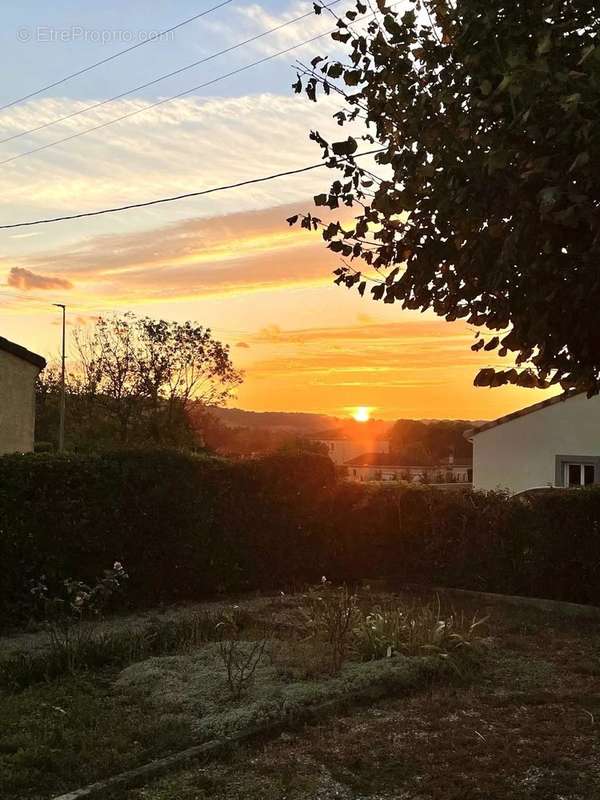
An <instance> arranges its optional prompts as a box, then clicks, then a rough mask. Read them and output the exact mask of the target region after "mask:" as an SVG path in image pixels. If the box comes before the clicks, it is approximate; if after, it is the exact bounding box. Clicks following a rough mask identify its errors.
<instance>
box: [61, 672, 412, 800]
mask: <svg viewBox="0 0 600 800" xmlns="http://www.w3.org/2000/svg"><path fill="white" fill-rule="evenodd" d="M411 688H413V685H412V682H410V681H409V682H407V683H406V685H405V686H404V687H403V686H401V685H398V686H397V687H395V689H396V691H395V692H391V691H390V689H389V686H385V685H382V686H377V685H375V686H372V687H370V688H369V689H366V690H364V691H362V692H359V693H357V694H354V695H348V696H347V697H336V698H334V699H333V700H326V701H325V702H323V703H319V704H318V705H314V706H307V707H306V708H305V709H303V710H302V712H300V713H297V714H296V715H295V716H294V718H293V719H292V720H290V719H287V720H286V719H282V720H277V721H276V722H271V723H267V724H265V725H260V726H255V727H252V728H247V729H246V730H243V731H240V732H239V733H235V734H232V735H231V736H228V737H227V738H225V739H212V740H211V741H208V742H205V743H204V744H199V745H195V746H193V747H188V748H187V749H186V750H181V751H179V752H178V753H173V754H172V755H170V756H165V757H164V758H160V759H157V760H155V761H151V762H150V763H149V764H144V765H142V766H140V767H135V768H134V769H130V770H127V771H126V772H121V773H119V774H118V775H113V776H112V777H111V778H107V779H106V780H103V781H97V782H96V783H92V784H89V785H88V786H84V787H82V788H81V789H75V790H74V791H72V792H67V793H66V794H61V795H57V796H55V797H53V798H52V799H51V800H88V798H97V797H102V796H103V795H104V794H107V793H108V792H111V791H114V790H117V789H127V788H132V787H134V786H139V785H141V784H144V783H146V782H147V781H148V780H150V779H153V778H158V777H160V776H161V775H165V774H167V773H168V772H170V771H171V770H174V769H179V768H180V767H182V766H185V764H187V763H190V762H193V761H196V760H198V759H201V758H202V757H203V756H207V755H212V754H214V753H221V752H225V751H227V750H228V749H230V748H231V747H232V746H234V745H236V744H240V743H243V742H246V741H250V740H251V739H255V738H258V737H260V736H268V737H273V736H276V735H278V734H280V733H283V732H284V731H286V730H290V729H294V728H296V727H298V726H299V725H303V724H305V723H309V722H315V721H317V720H320V719H322V718H324V717H327V716H329V715H331V714H335V713H339V712H341V711H344V710H346V709H347V708H349V707H351V706H352V705H354V704H360V703H365V702H368V701H375V700H381V699H382V698H384V697H390V696H394V695H395V694H401V692H402V690H403V689H405V690H407V689H411Z"/></svg>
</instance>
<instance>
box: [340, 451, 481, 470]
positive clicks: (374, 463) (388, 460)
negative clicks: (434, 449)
mask: <svg viewBox="0 0 600 800" xmlns="http://www.w3.org/2000/svg"><path fill="white" fill-rule="evenodd" d="M471 465H472V462H471V461H466V460H464V461H460V462H459V461H455V462H454V463H453V464H450V463H449V462H448V460H447V459H445V460H444V461H440V462H437V463H435V464H415V462H414V460H410V459H406V458H402V457H401V456H397V455H394V454H392V453H365V454H364V455H362V456H357V457H356V458H353V459H351V460H350V461H347V462H346V464H345V465H344V466H347V467H397V468H398V469H402V468H406V467H429V468H431V469H447V468H449V467H468V468H470V467H471Z"/></svg>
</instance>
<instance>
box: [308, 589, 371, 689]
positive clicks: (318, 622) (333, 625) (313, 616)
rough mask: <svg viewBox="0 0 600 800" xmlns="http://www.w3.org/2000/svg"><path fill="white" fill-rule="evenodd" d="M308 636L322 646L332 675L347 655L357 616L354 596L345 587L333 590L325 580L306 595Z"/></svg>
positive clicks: (340, 666) (337, 670)
mask: <svg viewBox="0 0 600 800" xmlns="http://www.w3.org/2000/svg"><path fill="white" fill-rule="evenodd" d="M307 601H308V602H307V606H308V608H307V611H306V624H307V628H308V632H309V636H310V637H313V638H314V639H315V640H317V641H320V642H322V643H323V644H324V645H325V648H326V653H327V657H328V661H329V669H330V671H331V673H332V674H336V673H338V672H339V671H340V669H341V668H342V666H343V664H344V661H345V659H346V657H347V655H348V651H349V647H350V640H351V638H352V631H353V627H354V625H355V623H356V619H357V613H358V602H357V598H356V595H355V594H352V593H351V592H350V591H349V589H348V587H346V586H341V587H333V586H332V585H331V584H330V583H329V582H328V581H327V580H326V579H325V578H323V580H322V581H321V585H320V586H319V587H318V588H315V589H311V590H310V591H309V592H308V595H307Z"/></svg>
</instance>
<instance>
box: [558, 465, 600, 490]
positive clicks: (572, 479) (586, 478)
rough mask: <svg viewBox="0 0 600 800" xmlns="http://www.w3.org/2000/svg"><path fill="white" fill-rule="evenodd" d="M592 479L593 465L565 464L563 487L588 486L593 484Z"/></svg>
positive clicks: (593, 476) (593, 477)
mask: <svg viewBox="0 0 600 800" xmlns="http://www.w3.org/2000/svg"><path fill="white" fill-rule="evenodd" d="M594 479H595V469H594V465H593V464H577V463H567V464H565V476H564V485H565V486H569V487H575V486H589V485H590V484H592V483H594Z"/></svg>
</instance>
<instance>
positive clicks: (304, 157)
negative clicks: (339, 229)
mask: <svg viewBox="0 0 600 800" xmlns="http://www.w3.org/2000/svg"><path fill="white" fill-rule="evenodd" d="M10 5H11V8H7V9H3V23H4V24H3V26H2V31H1V33H0V36H1V38H2V57H3V59H4V70H3V74H4V81H3V82H2V86H1V87H0V105H5V104H7V103H10V102H11V101H13V100H14V99H16V98H18V97H20V96H22V95H26V94H28V93H30V92H32V91H34V90H36V89H37V88H38V87H40V86H42V85H44V84H49V83H52V82H54V81H55V80H58V79H60V78H61V77H63V76H64V75H67V74H68V73H71V72H75V71H76V70H78V69H80V68H82V67H85V66H87V65H89V64H91V63H93V62H95V61H98V60H100V59H102V58H105V57H107V56H109V55H111V54H112V53H115V52H118V51H120V50H122V49H124V48H125V47H127V46H129V45H130V44H132V43H135V42H137V41H139V36H144V35H148V34H149V33H152V32H155V31H158V30H163V29H165V28H168V27H170V26H171V25H174V24H176V23H177V22H180V21H182V20H184V19H185V18H186V17H190V16H192V15H194V14H197V13H200V12H201V11H203V10H204V9H208V8H209V7H210V6H211V5H216V2H215V3H211V2H210V0H204V2H203V3H202V4H200V3H199V2H198V0H195V2H192V0H178V2H177V3H172V2H166V0H156V1H155V2H153V3H148V2H147V0H128V2H126V3H124V2H123V0H105V2H104V3H100V4H81V3H78V2H74V0H73V1H72V2H66V0H57V2H55V3H53V4H52V6H51V7H50V6H49V5H48V4H47V3H43V2H41V0H37V2H34V0H24V1H23V2H21V3H20V4H10ZM82 6H85V7H82ZM311 7H312V3H296V2H291V3H287V2H268V3H262V4H248V3H244V2H241V1H240V2H236V1H235V0H234V2H231V3H230V4H228V5H227V6H225V7H224V8H221V9H219V10H217V11H215V12H213V13H211V14H209V15H207V16H206V17H205V18H203V19H201V20H198V21H196V22H193V23H191V24H189V25H186V26H185V27H183V28H181V29H179V30H177V31H176V32H174V33H173V34H172V35H170V36H167V37H165V39H164V40H162V39H161V40H159V41H155V42H152V43H149V44H147V45H146V46H144V47H140V48H138V49H137V50H135V51H133V52H131V53H128V54H126V55H124V56H123V57H121V58H117V59H115V60H114V61H111V62H110V63H108V64H105V65H103V66H101V67H99V68H98V69H95V70H92V71H91V72H89V73H87V74H85V75H82V76H80V77H79V78H76V79H74V80H71V81H69V82H68V83H65V84H63V85H60V86H57V87H55V88H54V89H51V90H50V91H47V92H44V93H43V94H41V95H39V96H36V97H33V98H31V99H29V100H28V101H26V102H23V103H20V104H18V105H14V106H12V107H10V108H6V109H4V110H2V111H0V139H7V138H9V137H12V136H14V135H15V134H19V133H21V132H22V131H26V130H29V129H31V128H34V127H37V126H39V125H43V124H44V123H46V122H49V121H50V120H53V119H55V118H57V117H63V116H66V115H68V114H71V113H73V112H75V111H77V110H79V109H81V108H84V107H86V106H88V105H90V104H92V103H95V102H98V101H101V100H104V99H106V98H109V97H112V96H114V95H117V94H120V93H121V92H125V91H127V90H128V89H130V88H133V87H135V86H137V85H139V84H142V83H146V82H148V81H150V80H153V79H154V78H155V77H158V76H159V75H161V74H163V73H166V72H169V71H172V70H175V69H178V68H179V67H182V66H185V65H187V64H189V63H191V62H193V61H196V60H198V59H201V58H204V57H206V56H208V55H210V54H211V53H213V52H215V51H216V50H219V49H222V48H225V47H229V46H231V45H234V44H236V43H238V42H240V41H242V40H244V39H246V38H249V37H251V36H254V35H255V34H257V33H260V32H261V31H263V30H266V29H268V28H271V27H274V26H276V25H278V24H280V23H281V22H284V21H285V20H287V19H292V18H294V17H297V16H299V15H300V14H303V13H306V12H307V11H309V10H310V9H311ZM341 8H343V4H342V3H340V6H339V9H341ZM333 24H334V23H333V21H332V19H331V17H328V16H326V15H324V14H323V15H321V16H320V17H313V16H311V17H309V18H307V19H304V20H302V21H300V22H297V23H296V24H294V25H290V26H289V27H287V28H285V29H283V30H281V31H279V32H277V33H274V34H271V35H269V36H267V37H265V38H263V39H260V40H258V41H256V42H254V43H252V44H249V45H246V46H244V47H242V48H240V49H239V50H236V51H234V52H231V53H229V54H227V55H226V56H222V57H219V58H216V59H214V60H212V61H210V62H208V63H205V64H203V65H200V66H198V67H195V68H194V69H191V70H189V71H187V72H184V73H182V74H181V75H179V76H177V77H175V78H171V79H169V80H167V81H164V82H161V83H159V84H157V85H155V86H153V87H150V88H148V89H145V90H142V91H138V92H136V93H135V94H134V95H132V96H131V97H128V98H124V99H121V100H118V101H115V102H113V103H110V104H107V105H104V106H102V107H101V108H98V109H95V110H93V111H90V112H88V113H85V114H81V115H79V116H76V117H73V118H72V119H70V120H68V121H65V122H62V123H60V124H57V125H54V126H51V127H48V128H45V129H44V130H42V131H39V132H37V133H33V134H29V135H26V136H23V137H21V138H18V139H14V140H12V141H9V142H5V143H3V144H1V145H0V161H6V160H7V159H11V157H13V156H16V155H19V154H20V153H23V152H25V151H28V150H31V149H34V148H37V147H41V146H43V145H46V144H48V143H51V142H54V141H56V140H58V139H63V138H65V137H68V136H71V135H73V134H75V133H79V132H81V131H84V130H85V129H87V128H90V127H94V126H97V125H101V124H102V123H104V122H106V121H108V120H109V119H112V118H114V117H117V116H121V115H123V114H126V113H129V112H131V111H133V110H135V109H138V108H141V107H143V106H145V105H149V104H151V103H153V102H156V100H157V99H160V98H164V97H167V96H169V95H173V94H177V93H180V92H183V91H185V90H187V89H189V88H191V87H194V86H198V85H199V84H202V83H205V82H207V81H211V80H213V79H214V78H216V77H218V76H221V75H223V74H224V73H227V72H231V71H232V70H235V69H237V68H239V67H242V66H244V65H246V64H249V63H251V62H253V61H256V60H258V59H261V58H264V57H265V56H267V55H270V54H272V53H276V52H277V51H279V50H282V49H285V48H288V47H291V46H292V45H294V44H296V43H299V42H302V41H304V40H306V39H309V38H310V37H312V36H315V35H317V34H318V33H321V32H325V31H328V30H330V29H331V28H332V25H333ZM58 39H62V41H58ZM102 39H104V40H105V41H104V43H102V41H101V40H102ZM331 45H332V43H331V41H330V39H329V38H323V39H321V40H320V41H318V42H316V43H313V44H311V45H308V46H304V47H302V48H300V49H299V50H298V51H297V53H288V54H286V55H284V56H281V57H279V58H276V59H274V60H272V61H270V62H267V63H266V64H262V65H259V66H257V67H254V68H252V69H249V70H247V71H245V72H242V73H240V74H238V75H235V76H232V77H229V78H226V79H225V80H222V81H219V82H217V83H215V84H213V85H212V86H207V87H205V88H203V89H198V90H197V91H196V92H193V93H192V94H190V95H188V96H186V97H184V98H180V99H178V100H175V101H173V102H169V103H165V104H163V105H161V106H159V107H157V108H153V109H150V110H148V111H146V112H145V113H141V114H138V115H136V116H133V117H130V118H129V119H127V120H124V121H121V122H118V123H116V124H114V125H111V126H109V127H106V128H103V129H101V130H99V131H96V132H93V133H90V134H88V135H84V136H80V137H79V138H76V139H74V140H72V141H68V142H65V143H63V144H59V145H57V146H55V147H51V148H48V149H45V150H42V151H41V152H38V153H35V154H31V155H29V156H27V157H23V158H18V159H16V160H12V161H9V162H8V163H3V164H0V169H2V171H3V191H2V194H1V195H0V219H1V221H2V223H4V224H9V223H12V222H19V221H22V220H28V219H35V218H40V217H46V216H56V215H62V214H70V213H75V212H82V211H91V210H96V209H100V208H102V207H105V206H114V205H121V204H127V203H135V202H139V201H145V200H152V199H155V198H159V197H163V196H167V195H176V194H180V193H185V192H190V191H196V190H201V189H205V188H209V187H212V186H218V185H222V184H226V183H230V182H236V181H240V180H244V179H249V178H254V177H259V176H261V175H267V174H270V173H274V172H279V171H282V170H288V169H294V168H297V167H302V166H304V165H307V164H312V163H314V162H316V161H318V160H319V156H320V150H319V148H318V147H316V145H315V144H314V143H313V142H310V141H309V139H308V133H309V131H310V129H311V128H318V129H319V130H320V131H321V132H322V133H323V134H324V135H325V136H326V135H327V133H328V132H333V131H335V130H336V129H337V130H338V131H339V128H337V126H335V124H334V123H333V122H332V120H331V114H332V112H334V111H336V110H339V107H340V104H339V102H337V100H336V99H335V98H333V99H329V100H327V102H319V103H318V104H316V105H315V104H312V103H309V102H308V101H307V100H306V99H302V98H300V97H298V96H295V95H293V94H292V92H291V89H290V84H291V83H292V82H293V80H294V77H295V73H294V70H293V62H294V59H295V57H302V58H303V59H309V58H311V57H312V56H314V55H315V54H316V53H320V52H326V51H331ZM331 174H332V173H330V172H329V171H327V170H317V171H313V172H309V173H306V174H304V175H299V176H293V177H287V178H284V179H280V180H276V181H272V182H269V183H264V184H259V185H256V186H252V187H246V188H242V189H237V190H232V191H228V192H221V193H218V194H215V195H209V196H207V197H203V198H197V199H190V200H185V201H182V202H179V203H172V204H169V205H163V206H157V207H154V208H153V209H145V210H135V211H130V212H126V213H121V214H114V215H107V216H104V217H100V218H95V219H87V220H81V221H70V222H65V223H59V224H56V225H49V226H40V227H37V228H25V229H19V230H16V231H0V248H1V249H0V253H1V262H0V283H2V284H3V285H2V286H1V287H0V305H1V306H2V310H3V314H2V323H3V324H2V329H1V330H0V333H1V334H2V335H4V336H6V337H7V338H9V339H13V340H15V341H17V342H19V343H21V344H24V345H25V346H27V347H29V348H31V349H33V350H37V351H39V352H41V353H43V354H44V355H46V356H47V357H48V358H53V357H55V356H56V355H57V353H58V349H59V328H58V321H59V319H58V310H57V309H53V308H52V305H51V304H52V302H64V303H66V304H67V306H68V313H69V322H70V330H72V326H73V325H86V324H87V325H89V324H91V323H92V322H93V320H94V318H95V317H97V316H98V315H99V314H106V313H110V312H113V311H114V312H119V313H120V312H124V311H126V310H131V311H134V312H136V313H138V314H149V315H152V316H154V317H159V316H160V317H163V318H166V319H178V320H184V319H194V320H197V321H198V322H200V323H202V324H205V325H207V326H210V327H211V328H212V329H213V330H214V332H215V334H216V335H217V336H218V337H219V338H220V339H222V340H224V341H226V342H228V343H229V344H230V345H231V348H232V354H233V359H234V362H235V364H236V366H238V367H240V368H242V369H243V370H244V371H245V374H246V378H245V382H244V384H243V386H242V387H241V388H240V390H239V392H238V397H237V400H236V401H235V405H238V406H240V407H242V408H247V409H252V410H258V411H262V410H290V411H314V412H321V413H330V414H336V415H344V414H348V413H351V411H352V410H353V409H354V408H355V407H356V406H368V407H370V408H371V409H372V411H373V413H374V415H375V416H378V417H383V418H387V419H392V418H395V417H451V418H459V417H463V418H477V419H484V418H490V417H494V416H497V415H499V414H502V413H506V412H508V411H512V410H514V409H516V408H519V407H520V406H523V405H526V404H529V403H533V402H536V401H537V400H540V399H542V398H543V396H544V394H543V393H540V392H532V391H529V390H524V389H516V388H512V387H510V388H503V389H496V390H487V389H475V388H474V387H473V386H472V381H473V377H474V375H475V373H476V371H477V369H478V368H480V367H482V366H488V365H490V362H489V358H490V356H489V355H488V354H481V353H480V354H475V353H472V352H471V351H470V350H469V344H470V342H471V341H472V335H473V333H472V331H471V330H469V329H468V328H467V327H466V326H465V325H462V324H458V323H456V324H448V323H445V322H444V321H442V320H438V319H436V318H435V317H433V316H426V315H419V314H415V313H409V312H402V311H400V309H399V308H397V307H395V306H387V305H383V304H381V303H374V302H372V301H370V300H369V299H368V298H367V297H365V298H364V299H361V298H360V297H359V296H358V295H357V294H356V293H354V292H348V291H347V290H346V289H341V288H337V287H335V286H333V285H332V283H331V270H332V269H334V268H335V266H336V265H337V261H336V258H335V257H334V255H333V254H331V253H329V252H328V251H327V250H326V249H325V248H324V245H323V243H322V241H321V240H320V238H319V237H318V235H316V234H312V235H311V234H309V233H307V232H306V231H300V230H298V229H296V228H294V229H290V228H289V227H288V225H287V224H286V222H285V219H286V217H287V216H290V214H292V213H295V212H297V211H303V210H309V209H310V208H311V198H312V196H313V195H314V194H316V193H319V192H321V191H324V190H325V189H326V188H327V186H328V183H329V181H330V178H331Z"/></svg>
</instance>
